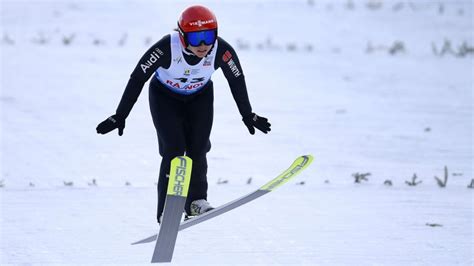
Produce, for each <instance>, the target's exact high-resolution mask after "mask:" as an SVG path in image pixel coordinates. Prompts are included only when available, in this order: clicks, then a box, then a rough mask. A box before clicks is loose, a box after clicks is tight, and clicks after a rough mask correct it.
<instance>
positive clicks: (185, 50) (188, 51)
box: [181, 45, 196, 56]
mask: <svg viewBox="0 0 474 266" xmlns="http://www.w3.org/2000/svg"><path fill="white" fill-rule="evenodd" d="M181 50H182V51H183V53H185V54H187V55H193V56H196V55H195V54H194V53H193V52H191V51H190V50H189V49H188V48H187V47H183V46H182V45H181Z"/></svg>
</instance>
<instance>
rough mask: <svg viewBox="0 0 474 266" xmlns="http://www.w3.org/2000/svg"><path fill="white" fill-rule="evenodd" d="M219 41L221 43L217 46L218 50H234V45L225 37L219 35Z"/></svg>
mask: <svg viewBox="0 0 474 266" xmlns="http://www.w3.org/2000/svg"><path fill="white" fill-rule="evenodd" d="M217 42H218V44H219V45H218V46H217V49H218V50H228V49H232V50H233V48H232V45H230V44H229V43H228V42H227V41H226V40H224V38H222V37H220V36H217Z"/></svg>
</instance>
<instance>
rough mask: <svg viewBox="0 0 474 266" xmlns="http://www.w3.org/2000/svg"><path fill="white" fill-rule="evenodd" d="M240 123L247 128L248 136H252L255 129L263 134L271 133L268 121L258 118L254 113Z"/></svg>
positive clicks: (261, 117)
mask: <svg viewBox="0 0 474 266" xmlns="http://www.w3.org/2000/svg"><path fill="white" fill-rule="evenodd" d="M242 121H244V124H245V125H246V126H247V128H248V129H249V132H250V134H252V135H253V134H255V128H257V129H258V130H260V131H262V132H263V133H265V134H267V133H268V132H270V131H271V128H270V126H271V124H270V123H269V122H268V119H266V118H265V117H263V116H258V115H256V114H255V113H251V114H249V115H246V116H244V117H243V118H242Z"/></svg>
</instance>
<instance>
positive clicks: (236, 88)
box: [215, 37, 252, 117]
mask: <svg viewBox="0 0 474 266" xmlns="http://www.w3.org/2000/svg"><path fill="white" fill-rule="evenodd" d="M218 42H219V45H218V48H217V54H216V59H215V60H216V61H215V67H216V69H217V68H221V69H222V72H223V73H224V76H225V77H226V79H227V82H228V83H229V87H230V90H231V92H232V96H233V97H234V100H235V102H236V103H237V107H238V108H239V112H240V114H241V115H242V117H246V116H248V115H250V114H251V113H252V106H251V105H250V101H249V96H248V93H247V85H246V84H245V77H244V73H243V71H242V67H241V66H240V62H239V58H238V57H237V54H236V53H235V51H234V48H232V46H230V44H229V43H227V42H226V41H225V40H224V39H222V38H220V37H218Z"/></svg>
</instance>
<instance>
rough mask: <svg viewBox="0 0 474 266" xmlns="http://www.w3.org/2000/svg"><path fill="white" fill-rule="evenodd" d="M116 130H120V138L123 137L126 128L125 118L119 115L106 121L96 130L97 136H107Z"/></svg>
mask: <svg viewBox="0 0 474 266" xmlns="http://www.w3.org/2000/svg"><path fill="white" fill-rule="evenodd" d="M116 128H118V134H119V136H122V135H123V129H124V128H125V118H124V117H123V116H121V115H117V114H115V115H113V116H111V117H109V118H107V119H105V120H104V121H103V122H102V123H100V124H99V125H98V126H97V128H96V129H97V134H107V133H109V132H110V131H112V130H114V129H116Z"/></svg>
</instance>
